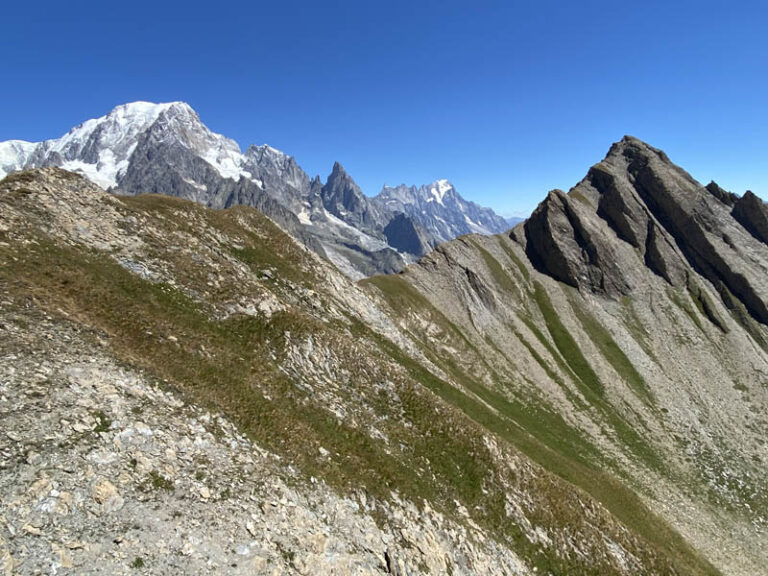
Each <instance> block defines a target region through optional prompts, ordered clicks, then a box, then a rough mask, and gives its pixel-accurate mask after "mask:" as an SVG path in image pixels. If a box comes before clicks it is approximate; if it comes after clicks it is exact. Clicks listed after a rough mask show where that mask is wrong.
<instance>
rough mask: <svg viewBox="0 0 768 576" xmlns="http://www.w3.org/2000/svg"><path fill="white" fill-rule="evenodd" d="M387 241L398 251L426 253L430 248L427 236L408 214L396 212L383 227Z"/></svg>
mask: <svg viewBox="0 0 768 576" xmlns="http://www.w3.org/2000/svg"><path fill="white" fill-rule="evenodd" d="M384 235H385V236H386V237H387V242H389V245H390V246H392V247H393V248H396V249H397V250H399V251H400V252H407V253H409V254H426V253H427V252H429V250H430V245H429V238H427V236H426V234H425V233H424V231H423V229H422V228H421V227H420V226H418V225H417V224H416V223H415V222H414V221H413V219H411V217H410V216H406V215H405V214H403V213H399V214H396V215H395V217H394V218H392V220H390V221H389V223H388V224H387V225H386V226H385V227H384Z"/></svg>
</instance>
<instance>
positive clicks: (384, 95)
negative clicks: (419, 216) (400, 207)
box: [0, 0, 768, 215]
mask: <svg viewBox="0 0 768 576" xmlns="http://www.w3.org/2000/svg"><path fill="white" fill-rule="evenodd" d="M761 4H762V3H760V2H733V1H732V2H709V1H697V2H688V1H671V0H670V1H667V2H657V1H653V0H647V1H644V2H622V1H617V0H612V1H610V2H593V1H579V2H572V1H567V2H565V1H564V2H554V1H548V0H538V1H534V0H530V1H526V2H516V1H506V2H484V1H478V0H475V1H473V2H467V1H461V2H455V1H452V0H443V1H434V2H433V1H418V0H411V1H405V2H403V1H400V0H388V1H381V2H372V1H364V0H358V1H351V0H350V1H347V2H330V1H323V0H317V1H301V2H299V1H291V0H273V1H271V2H243V3H236V2H224V1H219V2H205V3H199V4H197V3H195V2H183V3H182V2H179V3H170V2H161V1H160V0H155V1H153V2H146V1H144V0H139V1H126V2H120V3H112V2H103V1H99V2H84V1H77V0H70V1H67V2H63V1H58V2H49V1H44V2H7V3H5V5H4V6H3V10H2V14H3V27H2V28H3V30H2V33H1V34H0V54H2V56H0V63H2V67H0V82H1V84H0V86H1V87H2V89H0V140H6V139H11V138H20V139H25V140H41V139H45V138H51V137H58V136H60V135H61V134H63V133H64V132H66V131H67V130H68V129H69V128H70V127H71V126H73V125H75V124H77V123H79V122H82V121H83V120H85V119H87V118H90V117H95V116H99V115H102V114H105V113H107V112H108V111H109V110H110V109H111V108H112V107H114V106H115V105H117V104H121V103H124V102H128V101H132V100H150V101H169V100H184V101H187V102H189V103H190V104H191V105H192V107H194V108H195V109H196V110H197V111H198V113H199V114H200V116H201V118H202V120H203V122H205V123H206V124H207V125H208V126H209V127H210V128H211V129H212V130H214V131H216V132H221V133H224V134H226V135H228V136H231V137H233V138H235V140H237V141H238V143H239V144H240V145H241V147H243V148H245V146H247V145H248V144H250V143H264V142H266V143H269V144H271V145H273V146H275V147H277V148H280V149H282V150H284V151H286V152H288V153H290V154H292V155H294V156H295V157H296V158H297V160H298V161H299V163H300V164H301V165H302V166H303V167H304V168H305V169H306V170H307V172H309V173H310V174H315V173H319V174H321V175H322V176H323V178H325V176H327V174H328V173H329V172H330V169H331V166H332V164H333V161H334V160H340V161H341V162H342V163H343V164H344V166H345V167H346V168H347V170H348V171H349V172H350V174H352V176H353V177H354V178H355V179H356V180H357V181H358V183H359V184H360V185H361V187H362V188H363V190H364V191H365V192H366V193H368V194H375V193H376V192H378V190H379V189H380V187H381V185H382V184H384V183H387V184H397V183H401V182H406V183H416V184H418V183H426V182H430V181H432V180H435V179H438V178H448V179H450V180H452V181H453V182H454V184H455V185H456V186H457V188H458V189H459V191H460V192H461V193H462V194H464V195H465V196H466V197H468V198H471V199H473V200H475V201H477V202H480V203H481V204H485V205H489V206H492V207H493V208H495V209H496V210H498V211H499V212H501V213H503V214H507V215H508V214H511V213H513V212H526V211H529V210H531V209H532V208H533V207H534V206H535V205H536V203H537V202H538V201H539V200H541V199H542V198H543V197H544V195H545V193H546V192H547V190H549V189H551V188H555V187H559V188H564V189H568V188H569V187H570V186H572V185H574V184H575V183H576V182H577V181H578V180H579V179H580V178H581V177H582V176H583V175H584V174H585V173H586V170H587V168H588V167H589V166H590V165H591V164H593V163H595V162H597V161H598V160H600V159H601V158H602V157H603V156H604V154H605V153H606V151H607V150H608V147H609V146H610V144H611V142H613V141H616V140H618V139H620V138H621V136H623V135H624V134H633V135H635V136H638V137H640V138H642V139H644V140H646V141H648V142H649V143H651V144H653V145H655V146H657V147H660V148H663V149H665V150H666V151H667V153H668V154H669V155H670V157H671V158H672V160H673V161H675V162H677V163H678V164H681V165H682V166H683V167H685V168H686V169H687V170H688V171H689V172H691V174H693V176H694V177H696V178H698V179H699V180H701V181H703V182H704V183H706V182H707V181H709V179H713V178H714V179H715V180H717V181H718V182H719V183H720V184H721V185H723V186H724V187H726V188H729V189H732V190H733V191H735V192H738V193H742V192H743V191H744V190H745V189H747V188H751V189H752V190H754V191H755V192H756V193H758V194H760V195H762V196H763V197H766V196H768V93H767V92H768V48H766V47H768V8H764V7H762V6H761Z"/></svg>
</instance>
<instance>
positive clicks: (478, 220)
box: [374, 180, 511, 242]
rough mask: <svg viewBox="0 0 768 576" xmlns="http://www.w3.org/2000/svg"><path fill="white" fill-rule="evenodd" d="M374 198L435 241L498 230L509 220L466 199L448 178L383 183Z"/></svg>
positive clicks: (506, 228) (498, 231)
mask: <svg viewBox="0 0 768 576" xmlns="http://www.w3.org/2000/svg"><path fill="white" fill-rule="evenodd" d="M374 200H375V201H376V202H377V203H378V204H379V205H381V206H384V207H386V208H387V209H389V210H391V211H395V212H403V213H405V214H407V215H409V216H410V217H411V218H413V219H414V220H415V221H416V222H418V223H420V224H421V225H422V227H423V228H424V229H425V230H426V232H427V233H428V234H429V235H430V236H431V237H432V238H433V239H434V242H446V241H448V240H452V239H453V238H456V237H457V236H461V235H463V234H470V233H477V234H497V233H500V232H504V231H505V230H508V229H509V228H511V226H510V224H509V223H508V222H507V221H506V220H505V219H504V218H502V217H501V216H499V215H498V214H496V213H495V212H494V211H493V210H491V209H490V208H483V207H482V206H479V205H477V204H475V203H474V202H467V201H466V200H464V198H462V197H461V196H460V195H459V193H458V192H457V191H456V189H455V188H454V186H453V184H451V183H450V182H448V181H447V180H437V181H436V182H433V183H432V184H428V185H425V186H421V187H419V188H417V187H416V186H405V185H400V186H395V187H389V186H385V187H384V188H383V189H382V191H381V192H380V193H379V195H378V196H376V197H375V198H374Z"/></svg>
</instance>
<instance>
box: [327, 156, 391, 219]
mask: <svg viewBox="0 0 768 576" xmlns="http://www.w3.org/2000/svg"><path fill="white" fill-rule="evenodd" d="M320 196H321V198H322V199H323V206H325V209H326V210H328V212H330V213H331V214H333V215H334V216H336V217H338V218H340V219H341V220H343V221H344V222H346V223H347V224H349V225H350V226H354V227H355V228H358V229H360V230H363V231H364V232H368V233H374V234H380V230H381V229H382V228H383V227H384V226H385V225H386V222H387V220H388V219H389V214H387V213H386V212H384V211H383V210H380V209H379V207H378V206H377V205H376V204H374V203H373V202H371V201H370V200H369V199H368V198H367V197H366V196H365V194H363V191H362V190H360V187H359V186H358V185H357V184H356V183H355V181H354V180H352V178H351V177H350V176H349V174H347V172H346V171H345V170H344V167H343V166H342V165H341V164H339V163H338V162H336V163H334V165H333V171H332V172H331V174H330V176H328V180H327V182H326V183H325V186H323V189H322V190H321V192H320Z"/></svg>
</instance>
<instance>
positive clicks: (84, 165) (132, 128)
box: [0, 102, 285, 188]
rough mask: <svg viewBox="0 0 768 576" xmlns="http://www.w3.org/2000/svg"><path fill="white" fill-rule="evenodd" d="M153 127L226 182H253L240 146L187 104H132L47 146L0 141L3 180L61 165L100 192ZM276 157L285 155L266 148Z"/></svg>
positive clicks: (120, 171) (120, 172)
mask: <svg viewBox="0 0 768 576" xmlns="http://www.w3.org/2000/svg"><path fill="white" fill-rule="evenodd" d="M155 124H158V125H157V127H156V128H157V129H158V130H161V131H163V128H165V130H164V131H163V133H164V134H165V135H166V136H167V137H168V138H173V139H175V141H176V142H177V143H180V144H182V145H184V146H186V147H188V148H190V149H192V150H194V151H195V152H196V154H197V155H198V156H199V157H200V158H202V159H203V160H205V161H206V162H208V163H209V164H211V166H213V167H214V168H215V169H216V170H217V171H218V172H219V174H221V175H222V176H223V177H225V178H232V179H234V180H237V179H239V178H240V177H241V176H244V177H246V178H249V179H251V180H253V181H254V182H256V183H257V184H259V185H260V186H261V185H262V182H261V181H260V180H259V179H257V178H253V175H252V174H251V172H249V171H248V170H245V169H244V168H243V165H244V164H245V157H244V155H243V154H242V153H241V151H240V147H239V146H238V145H237V143H236V142H235V141H234V140H232V139H230V138H226V137H225V136H222V135H220V134H215V133H213V132H211V131H210V130H209V129H208V128H207V127H206V126H205V125H204V124H203V123H202V122H201V121H200V118H199V117H198V115H197V113H196V112H195V111H194V110H193V109H192V108H191V107H190V106H189V105H188V104H186V103H185V102H166V103H161V104H154V103H151V102H131V103H129V104H123V105H121V106H117V107H116V108H115V109H113V110H112V111H111V112H110V113H109V114H107V115H105V116H102V117H100V118H94V119H91V120H86V121H85V122H83V123H82V124H80V125H78V126H76V127H74V128H72V129H71V130H70V131H69V132H67V133H66V134H65V135H63V136H62V137H60V138H56V139H52V140H46V141H44V142H25V141H22V140H9V141H7V142H0V178H3V177H5V175H6V174H8V173H10V172H14V171H16V170H21V169H24V168H34V167H38V166H48V165H54V166H60V167H62V168H64V169H66V170H71V171H73V172H79V173H81V174H83V175H84V176H86V177H87V178H88V179H89V180H91V181H92V182H94V183H95V184H98V185H99V186H101V187H102V188H110V187H114V186H117V185H118V184H119V182H120V179H121V177H122V175H123V174H124V173H125V170H127V168H128V164H129V161H130V157H131V154H133V152H134V150H135V149H136V145H137V143H138V141H139V138H140V137H141V136H142V135H143V134H144V133H146V132H147V131H148V130H149V129H150V128H152V127H153V126H154V125H155ZM267 148H268V149H269V151H270V152H271V153H272V154H274V155H275V156H285V155H283V153H282V152H280V151H279V150H275V149H274V148H271V147H267Z"/></svg>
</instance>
